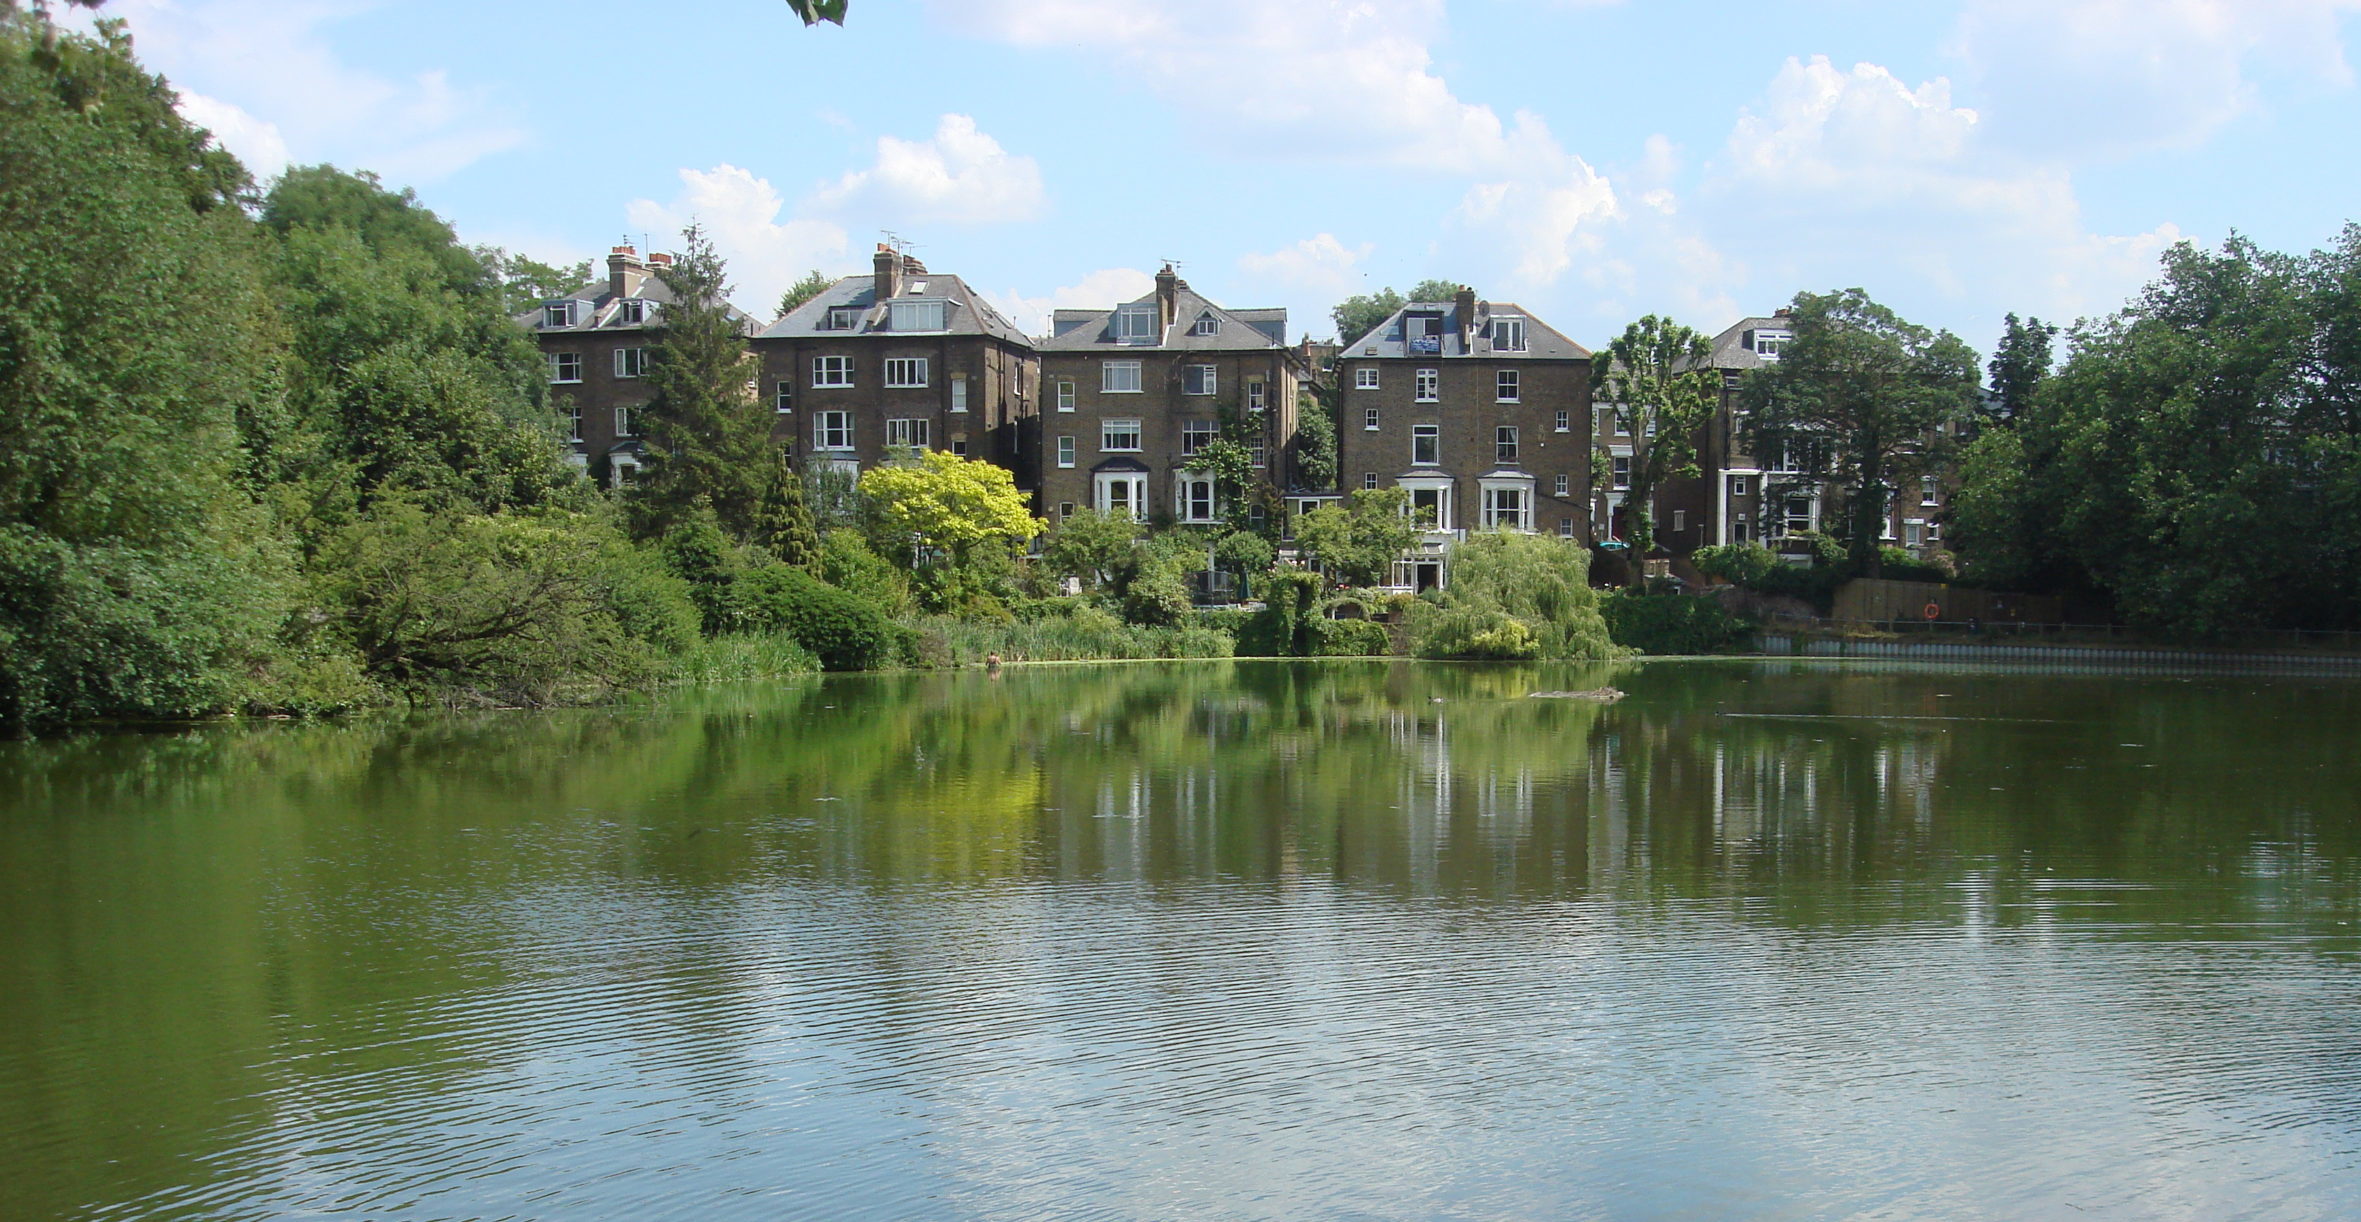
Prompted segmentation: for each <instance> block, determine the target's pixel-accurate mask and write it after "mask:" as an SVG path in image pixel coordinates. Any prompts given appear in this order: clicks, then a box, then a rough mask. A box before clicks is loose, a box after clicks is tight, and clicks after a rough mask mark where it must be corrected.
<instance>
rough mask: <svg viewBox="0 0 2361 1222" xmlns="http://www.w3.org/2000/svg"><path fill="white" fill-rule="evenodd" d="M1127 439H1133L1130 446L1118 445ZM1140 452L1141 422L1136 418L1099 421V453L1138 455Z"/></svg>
mask: <svg viewBox="0 0 2361 1222" xmlns="http://www.w3.org/2000/svg"><path fill="white" fill-rule="evenodd" d="M1126 437H1129V438H1130V439H1131V444H1130V445H1118V444H1116V443H1117V442H1120V441H1122V440H1123V439H1124V438H1126ZM1139 452H1140V422H1139V421H1138V420H1137V419H1136V418H1134V419H1121V420H1101V421H1099V453H1101V454H1137V453H1139Z"/></svg>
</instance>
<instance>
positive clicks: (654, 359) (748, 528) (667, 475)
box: [631, 225, 779, 543]
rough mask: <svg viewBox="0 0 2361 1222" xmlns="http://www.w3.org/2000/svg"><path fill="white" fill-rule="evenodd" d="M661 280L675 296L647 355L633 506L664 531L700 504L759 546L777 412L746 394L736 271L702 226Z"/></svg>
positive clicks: (747, 367) (773, 479) (771, 484)
mask: <svg viewBox="0 0 2361 1222" xmlns="http://www.w3.org/2000/svg"><path fill="white" fill-rule="evenodd" d="M681 236H682V248H681V251H680V253H679V255H678V256H677V257H676V258H675V259H674V260H673V262H672V265H671V266H669V267H661V268H658V269H657V270H656V274H657V275H658V276H659V277H661V278H662V279H663V281H664V286H665V288H667V289H669V290H670V291H671V294H672V303H671V304H670V305H668V306H666V307H665V309H664V312H663V314H662V325H660V326H658V327H657V328H656V334H655V338H654V342H653V343H652V344H650V345H649V350H648V374H647V377H648V388H649V390H650V391H651V392H652V394H651V395H650V397H649V399H648V403H647V406H646V407H644V408H642V409H640V419H641V420H643V421H644V422H645V424H644V425H643V428H642V432H643V433H644V435H645V442H644V444H645V445H646V447H647V453H646V455H645V457H644V458H643V459H642V463H641V470H640V478H639V482H638V483H637V485H636V486H634V488H633V489H632V493H631V499H632V504H633V509H634V512H635V514H636V515H637V516H638V518H639V520H640V521H641V523H642V529H643V530H646V531H648V532H649V533H657V532H660V531H661V530H662V529H663V528H664V526H665V525H666V524H669V523H670V522H672V521H674V520H675V519H677V518H678V517H679V516H680V515H681V514H683V513H685V512H686V511H687V509H688V507H689V506H690V505H691V504H693V503H695V502H696V501H698V500H699V499H700V498H702V499H703V500H705V501H707V502H709V503H710V504H711V505H712V506H713V512H714V514H715V516H716V517H718V518H719V519H720V521H721V527H722V529H723V530H724V531H726V532H728V534H729V536H730V537H731V538H732V539H735V540H737V541H739V542H741V543H744V542H752V541H754V540H755V538H756V536H757V535H759V534H762V533H764V532H765V529H766V528H765V527H764V526H763V525H762V524H761V522H760V519H761V517H762V513H763V509H764V505H765V503H766V498H767V495H768V494H769V492H770V491H771V490H772V489H775V488H777V487H778V486H779V485H778V475H777V468H778V461H777V459H776V458H775V456H774V451H773V447H772V445H771V427H772V424H773V422H774V418H775V417H774V414H773V413H772V412H771V411H770V410H769V409H767V408H766V407H764V406H763V405H762V404H761V403H760V402H758V401H756V399H755V397H754V395H753V394H752V393H751V392H749V391H748V390H747V389H746V383H747V379H748V377H749V376H751V372H752V371H751V363H752V358H751V357H750V356H749V355H748V353H747V351H746V336H745V332H744V329H743V328H742V326H741V325H740V322H739V319H738V317H737V315H736V314H735V313H733V312H732V311H731V309H730V306H729V300H728V294H729V279H728V269H727V268H726V267H725V266H724V264H723V262H722V258H721V256H720V255H718V254H716V253H715V252H714V249H713V243H712V242H711V241H709V240H708V239H707V238H706V237H705V233H704V231H703V230H702V229H700V228H698V227H697V226H695V225H691V226H689V228H688V229H687V230H686V231H685V232H684V233H683V234H682V235H681Z"/></svg>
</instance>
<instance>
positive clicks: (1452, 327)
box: [1336, 301, 1590, 361]
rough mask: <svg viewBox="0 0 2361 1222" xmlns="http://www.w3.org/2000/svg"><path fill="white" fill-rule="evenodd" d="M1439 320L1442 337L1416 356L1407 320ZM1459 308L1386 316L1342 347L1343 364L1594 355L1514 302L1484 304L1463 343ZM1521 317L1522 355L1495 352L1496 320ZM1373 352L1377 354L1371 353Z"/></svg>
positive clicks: (1425, 306)
mask: <svg viewBox="0 0 2361 1222" xmlns="http://www.w3.org/2000/svg"><path fill="white" fill-rule="evenodd" d="M1428 314H1433V315H1439V316H1440V317H1441V326H1440V332H1441V333H1440V334H1438V335H1436V336H1434V337H1433V339H1434V346H1433V347H1432V348H1431V349H1429V348H1420V349H1419V350H1417V351H1413V350H1412V349H1413V346H1414V345H1413V344H1412V343H1411V341H1410V340H1408V339H1407V338H1405V320H1406V319H1409V318H1411V317H1414V316H1420V315H1428ZM1458 315H1459V305H1458V303H1457V302H1451V301H1413V302H1409V303H1407V304H1405V305H1404V306H1403V307H1402V308H1401V309H1399V310H1396V311H1394V312H1393V313H1392V314H1390V315H1388V316H1387V317H1386V320H1385V321H1384V322H1381V323H1379V324H1377V326H1376V327H1375V328H1373V329H1372V330H1371V331H1370V332H1369V333H1368V334H1367V335H1364V336H1362V337H1361V338H1359V339H1357V340H1355V341H1353V342H1352V343H1349V344H1346V345H1344V346H1343V347H1341V348H1339V349H1338V350H1337V353H1336V359H1337V360H1339V361H1352V360H1366V359H1370V358H1382V357H1442V358H1445V359H1449V358H1451V357H1469V356H1480V357H1483V358H1484V359H1486V360H1524V361H1549V360H1557V361H1565V360H1581V359H1584V358H1587V357H1588V356H1590V349H1588V348H1585V347H1583V346H1582V345H1580V344H1577V343H1575V342H1574V341H1573V340H1570V339H1568V338H1566V337H1565V336H1564V335H1562V334H1560V333H1559V332H1558V331H1557V330H1556V329H1555V328H1553V327H1551V326H1550V325H1549V324H1548V323H1545V322H1543V321H1541V320H1540V319H1538V318H1535V317H1534V316H1533V315H1532V313H1531V312H1530V311H1528V310H1526V309H1525V307H1523V306H1521V305H1518V304H1517V303H1515V302H1513V301H1479V302H1477V303H1476V309H1475V318H1474V320H1473V324H1474V325H1473V326H1472V327H1471V328H1470V329H1469V331H1468V334H1469V336H1470V337H1471V339H1472V344H1462V343H1460V338H1459V337H1460V328H1459V317H1458ZM1502 316H1505V317H1516V318H1522V319H1524V320H1525V348H1524V351H1522V352H1517V351H1502V352H1494V351H1493V350H1492V341H1491V340H1490V339H1489V338H1487V337H1488V336H1489V334H1490V332H1491V321H1492V319H1493V318H1494V317H1502ZM1372 349H1374V350H1375V351H1372Z"/></svg>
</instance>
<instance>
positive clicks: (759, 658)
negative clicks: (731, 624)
mask: <svg viewBox="0 0 2361 1222" xmlns="http://www.w3.org/2000/svg"><path fill="white" fill-rule="evenodd" d="M819 669H820V660H819V659H818V658H817V657H814V656H813V655H812V651H811V650H809V649H806V648H804V647H803V643H802V642H800V641H798V640H796V639H795V638H794V637H792V636H789V635H788V634H786V633H784V632H733V633H730V634H728V635H726V636H717V637H713V638H711V639H710V640H703V641H698V642H696V643H695V644H693V645H691V646H689V647H688V648H687V649H685V650H683V651H681V654H680V656H679V657H677V658H675V659H674V660H673V666H672V681H673V682H675V683H740V682H745V681H748V680H754V679H779V678H784V677H786V676H788V675H808V674H812V673H814V672H816V671H818V670H819Z"/></svg>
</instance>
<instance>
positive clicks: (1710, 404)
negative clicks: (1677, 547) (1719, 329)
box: [1590, 314, 1720, 585]
mask: <svg viewBox="0 0 2361 1222" xmlns="http://www.w3.org/2000/svg"><path fill="white" fill-rule="evenodd" d="M1711 355H1712V347H1711V345H1709V344H1708V343H1707V342H1706V339H1705V337H1704V336H1702V335H1699V334H1698V333H1697V332H1696V331H1694V330H1692V329H1690V328H1688V327H1685V326H1682V325H1681V324H1679V323H1677V322H1674V321H1672V320H1671V319H1669V318H1658V317H1657V316H1656V315H1654V314H1650V315H1648V316H1647V317H1645V318H1642V319H1640V320H1639V321H1638V322H1635V323H1633V324H1631V325H1630V326H1628V327H1625V328H1624V329H1623V334H1622V335H1620V336H1617V337H1616V338H1615V341H1614V342H1613V343H1610V344H1608V345H1607V348H1606V351H1604V352H1602V353H1600V354H1599V355H1598V357H1597V358H1596V359H1594V360H1593V361H1592V363H1591V379H1590V385H1591V400H1592V402H1594V403H1598V404H1601V405H1603V408H1604V410H1605V411H1607V412H1608V413H1609V414H1610V415H1612V416H1613V418H1614V420H1615V424H1616V428H1615V431H1616V432H1617V433H1619V434H1628V435H1629V436H1630V437H1631V477H1630V490H1629V492H1628V494H1627V496H1626V498H1625V500H1624V502H1623V503H1624V506H1625V508H1624V515H1625V517H1624V520H1625V522H1626V523H1627V525H1626V526H1625V532H1626V533H1627V534H1628V535H1629V540H1628V541H1629V542H1630V544H1631V556H1632V563H1631V565H1630V569H1631V584H1633V585H1638V584H1640V583H1641V582H1642V581H1643V580H1645V575H1646V572H1647V565H1646V561H1647V556H1648V553H1649V552H1650V551H1651V550H1653V549H1654V548H1655V546H1656V490H1657V489H1658V488H1661V487H1663V486H1664V484H1665V482H1666V481H1667V480H1674V479H1689V478H1694V477H1695V476H1696V474H1697V430H1699V429H1700V428H1703V427H1704V425H1705V422H1706V421H1707V420H1709V419H1711V418H1712V417H1713V410H1714V405H1715V387H1716V385H1717V383H1718V380H1719V377H1720V375H1719V374H1718V373H1717V372H1716V371H1715V370H1714V369H1713V368H1712V366H1711V365H1710V364H1709V363H1708V361H1709V358H1710V357H1711Z"/></svg>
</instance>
